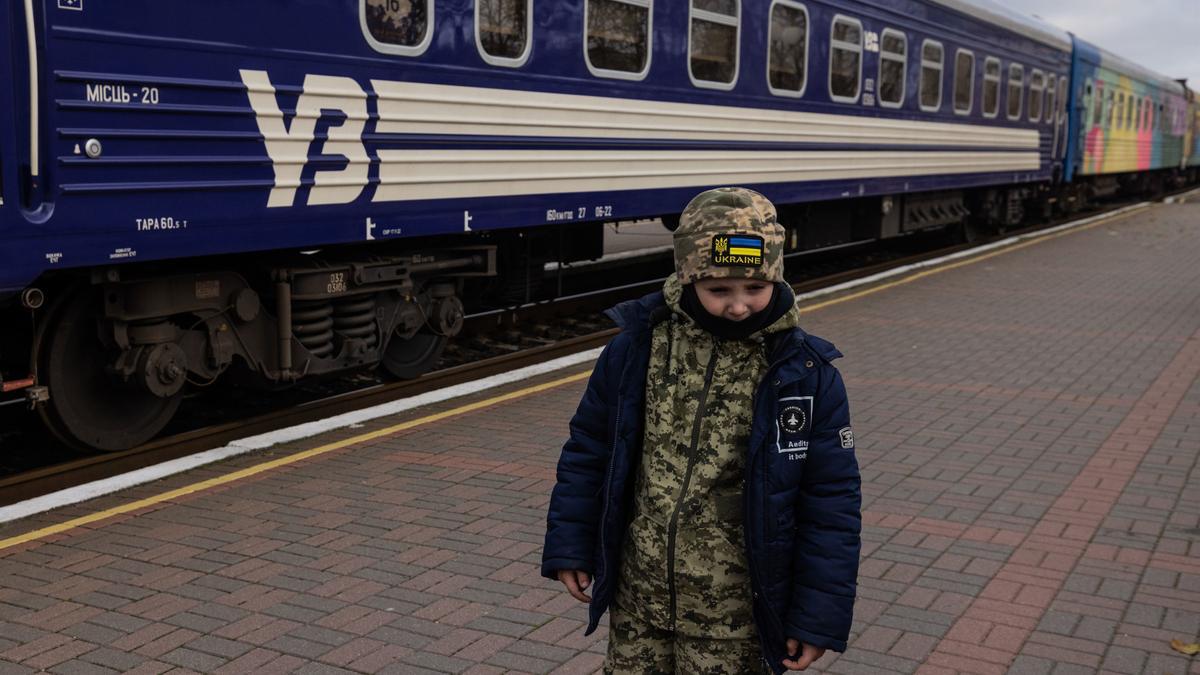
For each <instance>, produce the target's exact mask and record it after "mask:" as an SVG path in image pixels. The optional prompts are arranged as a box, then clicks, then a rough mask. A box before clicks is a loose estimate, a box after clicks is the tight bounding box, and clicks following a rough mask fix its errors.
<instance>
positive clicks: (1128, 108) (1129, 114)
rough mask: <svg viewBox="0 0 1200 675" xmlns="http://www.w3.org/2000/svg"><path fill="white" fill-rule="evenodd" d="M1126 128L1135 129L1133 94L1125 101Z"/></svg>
mask: <svg viewBox="0 0 1200 675" xmlns="http://www.w3.org/2000/svg"><path fill="white" fill-rule="evenodd" d="M1125 128H1126V129H1132V128H1133V94H1130V95H1129V98H1127V99H1125Z"/></svg>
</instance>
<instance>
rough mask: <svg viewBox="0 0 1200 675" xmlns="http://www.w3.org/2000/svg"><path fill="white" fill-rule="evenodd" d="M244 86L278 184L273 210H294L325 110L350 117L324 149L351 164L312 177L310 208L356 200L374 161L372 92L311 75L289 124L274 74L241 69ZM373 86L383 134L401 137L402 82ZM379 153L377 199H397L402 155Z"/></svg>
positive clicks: (349, 82) (348, 80)
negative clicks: (368, 137)
mask: <svg viewBox="0 0 1200 675" xmlns="http://www.w3.org/2000/svg"><path fill="white" fill-rule="evenodd" d="M240 72H241V76H242V82H243V84H245V85H246V91H247V95H248V96H249V98H250V106H251V107H252V108H253V109H254V115H255V118H256V119H257V122H258V130H259V132H260V133H261V134H262V135H263V138H264V143H265V145H266V149H267V155H268V156H269V157H270V158H271V165H272V168H273V169H274V171H275V185H274V187H273V188H272V189H271V195H270V197H269V198H268V199H267V206H268V207H270V208H275V207H283V206H293V205H295V202H296V191H297V189H298V188H299V187H300V176H301V174H302V173H303V171H304V165H305V160H306V158H307V157H308V148H309V146H310V145H311V144H312V141H313V138H314V134H315V131H316V127H317V122H318V121H319V120H320V118H321V115H322V111H323V110H337V111H339V112H341V113H342V114H343V115H345V118H344V120H343V121H342V123H341V125H339V126H335V127H330V129H329V134H328V139H327V140H326V141H325V145H324V147H323V148H322V152H323V154H328V155H343V156H345V157H346V159H348V160H350V161H349V163H348V164H347V165H346V166H345V167H344V168H341V169H336V170H327V171H318V172H317V173H316V175H315V176H314V178H313V187H312V189H311V190H310V191H309V194H308V202H307V204H308V205H309V206H319V205H327V204H349V203H351V202H353V201H355V200H357V199H358V198H359V197H360V196H361V195H362V192H363V189H364V188H365V187H366V186H367V184H368V180H367V178H368V169H369V165H370V159H369V157H368V156H367V149H366V146H365V145H364V144H363V141H362V134H363V129H364V127H365V126H366V123H367V119H368V114H367V93H366V92H365V91H364V90H363V88H362V87H361V86H360V85H359V84H358V82H356V81H355V80H354V79H352V78H349V77H339V76H333V75H307V76H305V78H304V90H303V93H302V94H301V95H300V98H299V99H298V100H297V102H296V115H295V116H294V117H293V118H292V119H291V120H290V121H289V120H287V119H285V118H284V115H283V113H282V112H281V111H280V109H279V102H278V101H277V100H276V99H275V87H274V86H273V85H272V84H271V79H270V76H269V75H268V74H267V72H266V71H262V70H242V71H240ZM371 86H372V88H373V89H374V90H375V92H376V93H377V94H378V99H377V106H378V108H379V110H378V112H379V120H380V121H379V122H378V123H377V126H376V130H377V131H378V132H379V133H383V134H387V133H402V132H403V131H404V129H403V127H402V125H401V123H399V122H392V121H388V120H396V119H400V118H402V117H403V113H404V111H403V106H404V105H405V102H404V100H403V98H402V96H400V95H399V91H398V90H399V88H400V87H402V86H403V83H401V82H389V81H386V80H372V81H371ZM376 152H377V154H378V155H379V163H380V167H379V183H380V187H378V188H377V189H376V190H375V195H374V197H373V201H376V202H388V201H398V200H400V199H403V198H404V197H403V196H402V195H400V194H397V193H393V192H391V191H390V188H389V187H388V186H395V185H402V184H403V182H404V181H403V178H404V172H405V171H406V165H405V163H404V157H403V151H399V150H377V151H376Z"/></svg>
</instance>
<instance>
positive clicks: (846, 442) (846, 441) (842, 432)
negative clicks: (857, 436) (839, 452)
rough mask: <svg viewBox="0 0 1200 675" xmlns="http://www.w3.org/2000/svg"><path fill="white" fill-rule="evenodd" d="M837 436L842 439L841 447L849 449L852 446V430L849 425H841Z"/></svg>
mask: <svg viewBox="0 0 1200 675" xmlns="http://www.w3.org/2000/svg"><path fill="white" fill-rule="evenodd" d="M838 436H840V437H841V439H842V447H843V448H846V449H849V448H853V447H854V432H853V431H851V430H850V427H842V428H841V429H839V430H838Z"/></svg>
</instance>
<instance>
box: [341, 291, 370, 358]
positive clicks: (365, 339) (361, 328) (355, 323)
mask: <svg viewBox="0 0 1200 675" xmlns="http://www.w3.org/2000/svg"><path fill="white" fill-rule="evenodd" d="M375 325H376V323H375V296H373V295H368V296H365V297H357V298H344V299H342V300H339V301H338V302H337V303H336V304H335V305H334V306H333V328H334V331H335V332H336V333H337V334H338V337H339V338H341V339H342V340H347V339H354V340H360V341H362V343H363V344H364V345H366V346H367V348H369V349H370V348H374V347H375V346H376V345H377V344H379V335H378V331H377V330H376V329H375Z"/></svg>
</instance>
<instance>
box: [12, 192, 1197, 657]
mask: <svg viewBox="0 0 1200 675" xmlns="http://www.w3.org/2000/svg"><path fill="white" fill-rule="evenodd" d="M803 323H804V325H805V328H806V329H807V330H808V331H809V332H812V333H814V334H817V335H821V336H822V337H825V338H827V339H829V340H831V341H832V342H834V343H835V344H837V346H838V347H839V348H840V349H841V350H842V351H843V352H844V353H846V354H847V357H846V358H845V359H843V360H841V361H840V362H839V363H838V365H839V367H840V368H841V370H842V372H843V373H844V375H845V379H846V382H847V388H848V391H849V395H850V400H851V410H852V416H853V422H854V427H855V431H856V436H857V438H858V448H857V452H858V455H859V461H860V464H861V466H862V474H863V485H864V533H863V544H864V547H863V560H862V567H861V575H860V586H859V600H858V603H857V607H856V618H855V623H854V629H853V634H852V639H851V641H850V645H849V649H848V651H847V652H846V653H845V654H842V655H836V654H827V655H826V656H825V657H824V658H823V659H821V660H820V661H819V662H818V663H817V665H816V666H815V667H814V668H812V669H810V671H809V672H814V671H815V672H830V673H847V674H858V673H876V672H879V673H912V672H920V673H931V674H940V673H954V672H963V673H980V674H990V673H1005V672H1011V673H1020V674H1038V673H1052V674H1054V675H1062V674H1068V673H1092V672H1108V673H1131V674H1139V675H1140V674H1143V673H1155V674H1162V673H1172V674H1173V675H1183V674H1185V673H1192V674H1197V673H1200V657H1196V658H1192V659H1190V660H1189V659H1188V657H1186V656H1183V655H1182V654H1180V653H1177V652H1175V651H1173V650H1172V649H1171V647H1170V644H1169V643H1170V641H1171V640H1172V639H1173V638H1174V639H1180V640H1182V641H1183V642H1196V641H1198V636H1200V378H1198V375H1200V204H1193V203H1183V204H1171V205H1154V206H1150V207H1147V208H1145V209H1142V210H1139V211H1136V212H1133V213H1130V214H1126V215H1124V216H1120V217H1117V218H1113V219H1108V220H1103V221H1099V222H1097V223H1094V224H1091V225H1086V226H1081V227H1078V228H1075V229H1073V230H1069V231H1065V232H1062V233H1059V234H1056V235H1051V236H1047V237H1045V238H1042V239H1038V240H1033V241H1029V242H1026V243H1022V244H1018V245H1016V246H1012V247H1009V248H1007V249H1002V250H998V251H995V252H992V253H987V254H983V255H981V256H977V257H974V258H968V259H962V260H957V261H954V262H952V263H948V264H946V265H944V266H942V267H938V268H934V269H928V270H925V271H923V272H919V273H916V274H913V275H911V276H909V277H906V278H901V279H898V280H894V281H890V282H886V283H883V284H881V285H878V286H876V287H873V288H870V289H866V290H859V291H853V292H849V293H847V294H844V295H842V296H840V297H834V298H832V299H828V300H822V301H819V302H814V303H813V304H812V306H810V307H809V308H808V309H807V310H806V311H805V312H804V321H803ZM586 368H587V366H586V365H585V366H582V367H577V368H575V369H572V370H568V371H564V372H558V373H552V374H549V375H545V376H543V377H540V378H538V379H535V380H530V381H526V382H521V383H517V384H513V385H508V386H506V387H504V388H501V389H496V390H491V391H487V392H482V393H480V394H478V395H476V396H472V397H468V398H465V399H455V400H452V401H448V402H445V403H442V404H438V405H435V406H432V407H429V408H422V409H419V410H413V411H410V412H409V413H405V414H404V415H403V416H400V417H393V418H388V419H383V420H379V421H377V422H373V423H370V424H366V425H364V426H362V427H360V428H354V429H343V430H340V431H336V432H331V433H329V434H327V435H325V436H322V437H320V438H314V439H310V440H307V441H304V442H298V443H293V444H290V445H288V446H282V447H276V448H272V449H271V450H269V451H265V452H260V453H257V454H254V455H247V456H242V457H239V458H236V459H233V460H229V461H226V462H222V463H219V464H216V465H211V466H207V467H204V468H202V469H197V470H193V471H191V472H188V473H186V474H181V475H178V476H175V477H172V478H169V479H165V480H163V481H159V482H156V483H153V484H149V485H144V486H141V487H138V488H134V489H131V490H128V491H125V492H122V493H118V494H113V495H109V496H106V497H103V498H99V499H95V500H92V501H89V502H85V503H82V504H79V505H76V506H70V507H64V508H62V509H59V510H55V511H52V512H48V513H45V514H42V515H39V516H36V517H31V518H28V519H25V520H22V521H18V522H13V523H9V524H7V525H5V526H3V527H0V673H26V672H36V671H39V670H48V671H50V672H55V673H107V672H133V673H163V672H172V673H183V672H203V673H226V672H228V673H238V672H251V671H252V672H255V673H259V674H262V675H265V674H266V673H275V672H280V673H283V672H289V673H290V672H295V673H341V672H356V673H374V672H380V673H405V674H420V673H475V674H484V673H505V672H521V673H551V672H553V673H591V672H596V671H598V669H599V668H600V665H601V663H602V661H603V654H604V649H605V631H604V629H603V628H602V629H601V630H599V631H597V632H596V633H594V634H593V635H591V636H589V637H584V636H583V627H584V622H585V608H584V607H583V606H582V605H580V604H579V603H578V602H576V601H574V600H572V599H571V598H570V597H569V596H568V595H567V593H566V592H565V591H563V590H562V589H561V587H560V586H558V585H557V584H556V583H553V582H550V581H548V580H545V579H542V578H541V577H540V576H539V575H538V563H539V561H540V546H541V542H542V537H543V534H544V518H545V509H546V505H547V502H548V499H549V495H550V490H551V487H552V485H553V481H554V467H555V463H556V461H557V457H558V453H559V449H560V447H561V444H562V441H563V439H564V438H565V437H566V435H567V421H568V419H569V417H570V415H571V413H572V412H573V411H574V408H575V405H576V402H577V401H578V398H579V396H580V394H581V392H582V390H583V386H584V377H585V375H586ZM267 462H274V463H271V464H264V463H267ZM48 528H49V529H48Z"/></svg>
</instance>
